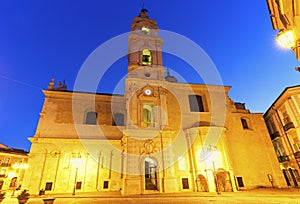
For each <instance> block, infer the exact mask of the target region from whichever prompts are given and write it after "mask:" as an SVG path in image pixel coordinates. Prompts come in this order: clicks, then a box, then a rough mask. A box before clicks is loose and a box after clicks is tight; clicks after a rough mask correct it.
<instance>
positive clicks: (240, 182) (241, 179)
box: [236, 176, 245, 188]
mask: <svg viewBox="0 0 300 204" xmlns="http://www.w3.org/2000/svg"><path fill="white" fill-rule="evenodd" d="M236 180H237V183H238V186H239V187H240V188H242V187H245V186H244V181H243V177H241V176H239V177H236Z"/></svg>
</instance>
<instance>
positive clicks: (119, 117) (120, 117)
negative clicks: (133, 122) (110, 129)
mask: <svg viewBox="0 0 300 204" xmlns="http://www.w3.org/2000/svg"><path fill="white" fill-rule="evenodd" d="M112 125H113V126H124V114H122V113H116V114H114V117H113V124H112Z"/></svg>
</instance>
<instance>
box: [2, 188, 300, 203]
mask: <svg viewBox="0 0 300 204" xmlns="http://www.w3.org/2000/svg"><path fill="white" fill-rule="evenodd" d="M45 197H55V198H56V199H55V201H54V204H81V203H82V204H97V203H105V204H120V203H122V204H123V203H124V204H127V203H128V204H131V203H137V204H151V203H155V204H168V203H172V204H173V203H175V204H194V203H198V204H202V203H203V204H205V203H213V204H248V203H249V204H265V203H266V204H300V189H267V188H266V189H264V188H262V189H253V190H247V191H238V192H224V193H222V194H221V195H217V194H216V193H207V192H183V193H166V194H160V193H156V194H145V195H126V196H122V195H120V193H119V192H98V193H77V194H76V195H75V196H72V195H70V194H60V195H51V196H48V195H46V196H37V197H32V198H30V199H29V200H28V202H27V204H43V198H45ZM2 203H3V204H18V200H17V198H16V197H11V196H7V197H6V198H5V199H4V200H3V202H2Z"/></svg>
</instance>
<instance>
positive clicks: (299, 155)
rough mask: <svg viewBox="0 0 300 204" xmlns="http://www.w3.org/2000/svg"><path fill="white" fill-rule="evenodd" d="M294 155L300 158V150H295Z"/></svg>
mask: <svg viewBox="0 0 300 204" xmlns="http://www.w3.org/2000/svg"><path fill="white" fill-rule="evenodd" d="M294 156H295V158H296V159H299V158H300V152H299V151H298V152H295V153H294Z"/></svg>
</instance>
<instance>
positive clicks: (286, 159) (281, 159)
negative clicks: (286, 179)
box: [278, 156, 290, 163]
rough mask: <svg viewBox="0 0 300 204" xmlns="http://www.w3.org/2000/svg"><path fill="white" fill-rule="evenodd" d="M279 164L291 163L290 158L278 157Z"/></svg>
mask: <svg viewBox="0 0 300 204" xmlns="http://www.w3.org/2000/svg"><path fill="white" fill-rule="evenodd" d="M278 161H279V163H282V162H285V161H290V159H289V156H279V157H278Z"/></svg>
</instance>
